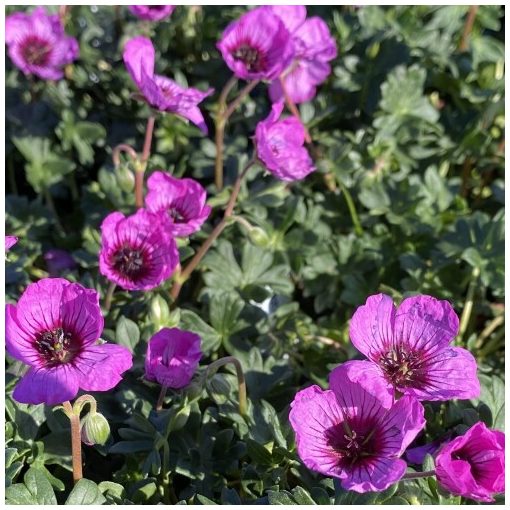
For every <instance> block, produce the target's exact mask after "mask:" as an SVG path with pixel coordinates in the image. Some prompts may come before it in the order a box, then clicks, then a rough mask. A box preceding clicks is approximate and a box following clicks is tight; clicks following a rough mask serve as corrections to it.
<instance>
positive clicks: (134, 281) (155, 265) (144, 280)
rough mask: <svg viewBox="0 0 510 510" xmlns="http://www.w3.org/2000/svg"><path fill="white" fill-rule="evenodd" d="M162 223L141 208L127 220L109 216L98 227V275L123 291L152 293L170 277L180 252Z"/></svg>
mask: <svg viewBox="0 0 510 510" xmlns="http://www.w3.org/2000/svg"><path fill="white" fill-rule="evenodd" d="M165 224H166V221H165V219H164V218H162V217H161V216H160V215H157V214H152V213H149V212H147V211H146V210H144V209H139V210H138V211H137V212H136V214H133V215H132V216H128V217H127V218H126V217H125V216H124V215H123V214H122V213H120V212H114V213H111V214H109V215H108V216H107V217H106V218H105V219H104V220H103V223H102V225H101V241H102V246H101V251H100V253H99V270H100V271H101V274H103V275H104V276H106V277H107V278H108V279H109V280H111V281H112V282H115V283H116V284H117V285H119V286H120V287H122V288H123V289H126V290H151V289H153V288H154V287H157V286H158V285H159V284H160V283H162V282H163V281H165V280H167V279H168V278H170V276H172V273H173V272H174V270H175V268H176V267H177V265H178V264H179V252H178V251H177V246H176V244H175V241H174V239H173V237H172V236H171V235H170V234H169V233H168V232H167V231H166V229H165V228H164V226H165Z"/></svg>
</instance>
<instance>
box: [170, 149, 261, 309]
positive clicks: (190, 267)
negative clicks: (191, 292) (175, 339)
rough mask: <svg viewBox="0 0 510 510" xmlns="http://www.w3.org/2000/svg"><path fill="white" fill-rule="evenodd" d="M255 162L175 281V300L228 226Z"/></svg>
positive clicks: (238, 181) (241, 178)
mask: <svg viewBox="0 0 510 510" xmlns="http://www.w3.org/2000/svg"><path fill="white" fill-rule="evenodd" d="M254 164H255V159H252V160H251V161H250V162H249V163H248V164H247V165H246V166H245V167H244V170H243V171H242V172H241V174H240V175H239V177H238V178H237V180H236V182H235V184H234V187H233V189H232V193H231V195H230V199H229V201H228V204H227V207H226V209H225V213H224V215H223V219H222V220H221V221H220V222H219V223H218V224H217V225H216V227H214V229H213V231H212V232H211V233H210V234H209V237H208V238H207V239H206V240H205V241H204V242H203V244H202V246H200V248H199V250H198V251H197V252H196V253H195V256H194V257H193V258H192V259H191V261H190V262H189V263H188V264H187V266H186V267H185V268H184V269H183V270H182V271H181V273H180V275H179V277H178V279H177V280H176V282H175V283H174V285H173V287H172V290H171V291H170V296H171V297H172V299H173V300H174V301H175V300H176V299H177V298H178V297H179V294H180V292H181V288H182V285H183V284H184V282H185V281H186V280H187V279H188V278H189V277H190V275H191V273H192V272H193V271H194V270H195V268H196V267H197V266H198V264H200V261H201V260H202V259H203V258H204V256H205V254H206V253H207V251H208V250H209V248H210V247H211V245H212V244H213V243H214V241H216V239H217V238H218V236H219V235H220V234H221V233H222V232H223V229H224V228H225V227H226V226H227V221H228V219H229V217H230V216H232V213H233V211H234V207H235V204H236V200H237V196H238V195H239V191H240V189H241V182H242V180H243V178H244V176H245V175H246V173H247V172H248V170H249V169H250V168H251V167H252V166H253V165H254Z"/></svg>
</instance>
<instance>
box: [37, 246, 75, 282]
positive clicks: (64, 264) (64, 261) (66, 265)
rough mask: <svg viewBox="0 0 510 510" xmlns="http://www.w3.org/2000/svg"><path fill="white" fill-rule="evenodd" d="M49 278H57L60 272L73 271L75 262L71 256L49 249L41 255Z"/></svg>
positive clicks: (61, 251) (62, 251)
mask: <svg viewBox="0 0 510 510" xmlns="http://www.w3.org/2000/svg"><path fill="white" fill-rule="evenodd" d="M43 258H44V261H45V262H46V268H47V269H48V273H49V275H50V276H58V275H59V274H60V273H61V272H62V271H65V270H67V269H74V268H75V267H76V261H75V260H74V259H73V257H72V256H71V254H70V253H69V252H67V251H65V250H61V249H59V248H51V249H50V250H48V251H47V252H45V253H44V255H43Z"/></svg>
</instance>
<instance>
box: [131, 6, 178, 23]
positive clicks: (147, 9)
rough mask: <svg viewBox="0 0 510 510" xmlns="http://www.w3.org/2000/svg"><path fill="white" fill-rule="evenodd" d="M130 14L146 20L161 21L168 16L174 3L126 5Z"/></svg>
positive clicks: (172, 9) (173, 7)
mask: <svg viewBox="0 0 510 510" xmlns="http://www.w3.org/2000/svg"><path fill="white" fill-rule="evenodd" d="M128 9H129V10H130V11H131V14H134V15H135V16H136V17H137V18H140V19H144V20H147V21H161V20H162V19H165V18H168V16H170V14H172V12H173V11H174V9H175V5H128Z"/></svg>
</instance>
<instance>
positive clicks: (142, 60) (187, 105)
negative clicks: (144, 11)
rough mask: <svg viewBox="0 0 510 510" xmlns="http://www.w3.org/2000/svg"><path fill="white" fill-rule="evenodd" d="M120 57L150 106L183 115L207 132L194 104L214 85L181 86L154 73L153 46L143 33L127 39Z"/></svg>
mask: <svg viewBox="0 0 510 510" xmlns="http://www.w3.org/2000/svg"><path fill="white" fill-rule="evenodd" d="M123 58H124V63H125V64H126V67H127V70H128V72H129V74H130V76H131V78H132V79H133V81H134V82H135V84H136V86H137V87H138V89H139V90H140V92H141V93H142V94H143V97H144V99H145V100H146V101H147V103H148V104H149V105H150V106H151V107H152V108H155V109H156V110H159V111H162V112H170V113H175V114H176V115H179V116H181V117H184V118H185V119H188V120H189V121H191V122H193V124H195V125H197V126H198V127H199V128H200V129H201V130H202V131H203V132H204V133H207V126H206V125H205V121H204V117H203V115H202V112H201V111H200V109H199V108H198V106H197V105H198V103H200V102H201V101H203V100H204V99H205V98H206V97H207V96H209V95H211V94H212V93H213V92H214V89H212V88H211V89H208V90H206V91H205V92H202V91H200V90H197V89H194V88H191V87H190V88H183V87H181V86H180V85H178V84H177V83H176V82H175V81H173V80H171V79H170V78H166V77H165V76H159V75H157V74H154V65H155V51H154V46H153V45H152V42H151V41H150V39H147V38H146V37H142V36H138V37H134V38H133V39H130V40H129V41H128V42H127V43H126V45H125V46H124V53H123Z"/></svg>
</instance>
